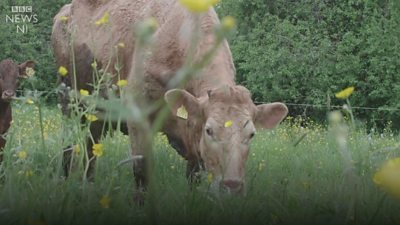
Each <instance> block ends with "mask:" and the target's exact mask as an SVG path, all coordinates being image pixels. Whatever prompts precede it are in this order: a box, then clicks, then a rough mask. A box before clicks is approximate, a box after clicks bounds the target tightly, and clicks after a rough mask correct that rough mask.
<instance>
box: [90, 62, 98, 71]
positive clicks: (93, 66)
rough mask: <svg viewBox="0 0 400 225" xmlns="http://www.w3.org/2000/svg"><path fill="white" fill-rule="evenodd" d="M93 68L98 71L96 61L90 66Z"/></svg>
mask: <svg viewBox="0 0 400 225" xmlns="http://www.w3.org/2000/svg"><path fill="white" fill-rule="evenodd" d="M90 65H91V66H92V68H93V69H94V70H95V69H97V62H96V60H94V61H93V62H92V64H90Z"/></svg>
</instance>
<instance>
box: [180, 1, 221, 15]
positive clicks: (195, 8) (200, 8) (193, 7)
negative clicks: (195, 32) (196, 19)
mask: <svg viewBox="0 0 400 225" xmlns="http://www.w3.org/2000/svg"><path fill="white" fill-rule="evenodd" d="M218 1H219V0H179V2H180V3H181V5H183V6H184V7H186V8H187V9H188V10H189V11H191V12H194V13H201V12H206V11H207V10H208V9H209V8H210V7H212V6H214V5H216V4H217V3H218Z"/></svg>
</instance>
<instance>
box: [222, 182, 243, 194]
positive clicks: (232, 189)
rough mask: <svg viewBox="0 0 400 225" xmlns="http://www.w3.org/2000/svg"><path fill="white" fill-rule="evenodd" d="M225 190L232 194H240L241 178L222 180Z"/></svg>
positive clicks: (241, 188)
mask: <svg viewBox="0 0 400 225" xmlns="http://www.w3.org/2000/svg"><path fill="white" fill-rule="evenodd" d="M221 183H222V186H223V187H224V188H225V190H226V191H228V192H229V193H232V194H242V193H243V191H244V188H243V186H244V183H243V181H241V180H224V181H222V182H221Z"/></svg>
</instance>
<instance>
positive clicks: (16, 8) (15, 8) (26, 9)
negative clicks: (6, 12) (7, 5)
mask: <svg viewBox="0 0 400 225" xmlns="http://www.w3.org/2000/svg"><path fill="white" fill-rule="evenodd" d="M11 12H13V13H31V12H32V6H11Z"/></svg>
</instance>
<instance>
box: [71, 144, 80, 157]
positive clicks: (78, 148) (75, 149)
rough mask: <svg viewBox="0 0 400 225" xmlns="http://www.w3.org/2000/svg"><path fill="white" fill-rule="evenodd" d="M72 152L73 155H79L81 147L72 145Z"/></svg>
mask: <svg viewBox="0 0 400 225" xmlns="http://www.w3.org/2000/svg"><path fill="white" fill-rule="evenodd" d="M72 151H73V152H74V153H75V154H77V155H78V154H79V153H80V152H81V147H80V146H79V145H74V147H72Z"/></svg>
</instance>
